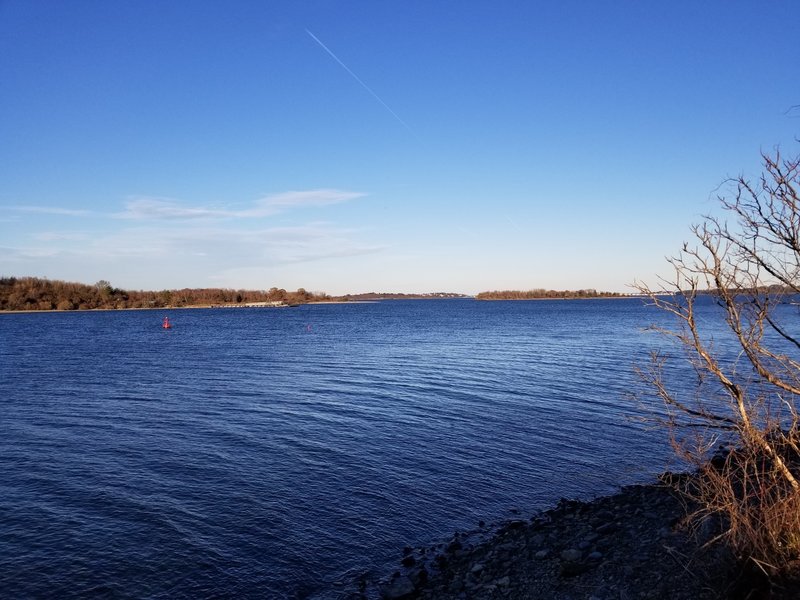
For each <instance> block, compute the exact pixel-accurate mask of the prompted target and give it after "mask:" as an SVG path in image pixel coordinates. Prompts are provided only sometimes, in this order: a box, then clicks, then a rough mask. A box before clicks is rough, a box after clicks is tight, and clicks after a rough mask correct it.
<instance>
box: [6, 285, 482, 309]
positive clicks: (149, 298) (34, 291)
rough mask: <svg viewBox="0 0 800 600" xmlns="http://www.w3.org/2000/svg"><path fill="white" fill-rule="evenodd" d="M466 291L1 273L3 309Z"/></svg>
mask: <svg viewBox="0 0 800 600" xmlns="http://www.w3.org/2000/svg"><path fill="white" fill-rule="evenodd" d="M466 297H468V296H466V295H464V294H454V293H448V292H432V293H426V294H400V293H381V292H368V293H363V294H346V295H344V296H330V295H328V294H326V293H324V292H309V291H307V290H305V289H303V288H299V289H298V290H296V291H293V292H290V291H286V290H285V289H283V288H277V287H273V288H270V289H269V290H244V289H239V290H234V289H226V288H183V289H179V290H161V291H141V290H139V291H135V290H124V289H120V288H116V287H114V286H112V285H111V284H110V283H109V282H108V281H105V280H101V281H98V282H97V283H95V284H94V285H88V284H85V283H75V282H69V281H60V280H55V279H46V278H40V277H0V311H34V310H97V309H126V308H183V307H190V306H191V307H207V306H245V305H249V304H259V303H274V304H275V305H289V306H295V305H299V304H308V303H309V302H358V301H371V300H386V299H412V298H413V299H416V298H466Z"/></svg>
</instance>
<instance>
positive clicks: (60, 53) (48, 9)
mask: <svg viewBox="0 0 800 600" xmlns="http://www.w3.org/2000/svg"><path fill="white" fill-rule="evenodd" d="M798 24H800V6H798V5H797V4H796V3H795V2H792V1H788V0H784V1H780V0H778V1H775V2H769V3H765V2H741V1H724V2H723V1H709V2H695V1H691V2H690V1H674V2H658V3H657V2H643V1H639V0H637V1H633V0H630V1H625V0H620V1H616V2H611V1H594V0H592V1H590V0H586V1H582V2H578V1H570V0H566V1H563V2H538V1H533V0H529V1H524V2H511V1H509V2H472V1H461V2H458V3H431V2H427V1H414V0H406V1H404V2H374V1H367V0H364V1H361V2H345V1H332V0H331V1H321V0H320V1H307V2H304V1H300V0H298V1H291V2H289V1H287V2H278V1H273V2H243V1H242V2H226V3H223V2H200V1H191V2H190V1H186V2H181V1H174V2H155V1H152V2H151V1H146V0H139V1H137V2H115V1H110V2H100V1H94V2H82V1H71V2H36V1H30V0H24V1H23V0H21V1H17V0H0V275H6V276H8V275H17V276H18V275H34V276H45V277H49V278H52V279H66V280H71V281H82V282H86V283H93V282H95V281H97V280H99V279H107V280H109V281H111V282H112V284H114V285H115V286H118V287H125V288H133V289H162V288H177V287H209V286H213V287H217V286H221V287H235V288H253V289H265V288H269V287H272V286H278V287H284V288H286V289H296V288H297V287H305V288H307V289H311V290H321V291H327V292H329V293H344V292H360V291H369V290H382V291H399V292H415V291H418V292H424V291H439V290H446V291H459V292H467V293H472V292H477V291H481V290H487V289H509V288H513V289H530V288H538V287H545V288H558V289H562V288H569V289H577V288H586V287H593V288H597V289H603V290H613V291H630V289H629V288H628V287H627V285H628V284H629V283H631V282H632V281H633V280H634V279H635V278H638V279H644V280H650V279H652V278H653V277H654V276H655V274H657V273H663V272H665V270H666V269H665V262H664V257H665V256H666V255H671V254H674V253H675V252H676V251H677V250H678V249H679V248H680V246H681V243H682V242H683V241H684V240H687V239H689V235H690V234H689V226H690V225H691V223H693V222H696V221H697V220H698V219H699V217H700V215H702V214H706V213H710V212H715V211H716V210H717V208H716V201H715V196H716V194H717V188H718V186H719V184H720V183H721V182H722V181H723V179H724V178H725V177H727V176H731V175H738V174H739V173H746V174H755V173H757V172H758V168H759V152H760V151H762V150H763V151H769V150H771V149H773V148H774V147H775V146H780V147H781V148H782V149H783V150H784V151H785V152H788V153H791V154H795V153H797V151H798V144H797V142H796V141H795V138H796V137H797V136H798V135H800V109H794V110H792V106H795V105H798V104H800V84H798V82H800V77H798V75H800V73H798V71H799V70H800V67H798V65H800V44H798V43H797V27H798Z"/></svg>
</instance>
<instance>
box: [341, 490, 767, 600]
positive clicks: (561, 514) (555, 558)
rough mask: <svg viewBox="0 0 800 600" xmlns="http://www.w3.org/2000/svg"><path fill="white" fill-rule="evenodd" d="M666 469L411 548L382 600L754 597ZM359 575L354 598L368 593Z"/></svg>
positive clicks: (381, 590)
mask: <svg viewBox="0 0 800 600" xmlns="http://www.w3.org/2000/svg"><path fill="white" fill-rule="evenodd" d="M669 477H675V476H662V478H661V479H660V481H659V482H657V483H654V484H652V485H635V486H628V487H624V488H622V489H621V490H620V491H619V492H618V493H616V494H614V495H612V496H607V497H603V498H598V499H596V500H593V501H591V502H580V501H574V500H566V499H562V500H561V502H559V504H558V505H557V506H556V507H555V508H553V509H551V510H548V511H545V512H542V513H539V514H536V515H534V516H533V517H531V518H530V519H519V520H512V521H507V522H504V523H502V524H499V525H498V526H496V527H493V528H490V527H486V526H485V524H484V523H480V524H478V525H479V527H478V529H476V530H475V531H472V532H469V533H456V534H455V535H454V536H453V537H452V538H451V539H450V540H448V541H447V542H445V543H441V544H437V545H434V546H429V547H422V548H410V547H407V548H405V549H404V551H403V555H402V557H399V560H400V568H399V569H398V570H397V571H396V572H395V573H394V574H393V575H392V576H391V577H389V578H387V579H385V580H383V581H382V582H380V583H379V584H378V590H379V593H380V596H381V597H383V598H385V599H386V600H406V599H417V598H418V599H439V598H442V599H457V600H467V599H472V598H476V599H477V598H480V599H482V598H486V599H490V598H498V599H511V600H521V599H530V598H558V599H563V600H578V599H582V600H611V599H620V600H633V599H638V598H671V599H686V600H689V599H691V600H704V599H711V598H738V597H741V598H745V597H749V598H758V597H777V596H768V595H766V596H765V595H764V594H763V593H758V594H756V595H753V594H752V592H753V587H752V585H751V584H752V582H749V581H748V582H743V581H742V578H741V577H739V576H738V575H737V570H736V565H735V561H734V560H733V558H732V557H731V556H730V554H729V553H728V552H727V551H726V550H725V549H724V548H723V547H721V546H720V545H719V544H717V545H713V544H712V545H708V544H706V542H708V541H709V540H711V539H712V538H713V537H714V536H715V535H716V533H717V532H718V528H717V527H716V526H715V524H714V523H713V522H711V520H707V521H706V522H704V523H703V524H702V525H701V526H699V527H694V528H693V529H690V528H688V527H686V526H685V525H684V516H685V514H686V507H685V505H684V504H683V503H682V501H681V499H680V498H679V497H678V495H676V494H675V492H674V491H673V488H672V487H671V486H670V485H667V483H665V478H669ZM369 587H371V586H368V585H367V582H362V586H361V591H360V592H359V593H358V594H357V595H354V597H356V598H368V597H371V596H373V595H374V589H373V593H370V591H369V589H368V588H369Z"/></svg>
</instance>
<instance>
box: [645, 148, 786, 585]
mask: <svg viewBox="0 0 800 600" xmlns="http://www.w3.org/2000/svg"><path fill="white" fill-rule="evenodd" d="M762 158H763V172H762V174H761V175H760V177H759V178H758V179H757V180H756V181H751V180H749V179H747V178H745V177H744V176H740V177H738V178H735V179H732V180H730V181H729V182H728V183H729V184H730V187H729V192H730V193H729V194H728V195H727V196H724V197H720V202H721V205H722V208H723V214H724V215H726V216H727V217H729V218H730V220H729V221H727V220H725V219H723V218H721V217H714V216H707V217H705V218H704V219H703V221H702V222H701V223H700V224H699V225H696V226H695V227H693V229H692V232H693V234H694V237H695V240H694V244H685V245H684V247H683V249H682V251H681V252H680V254H679V255H678V256H677V257H675V258H673V259H671V260H670V263H671V265H672V267H673V268H674V279H672V280H669V281H667V280H664V281H662V284H661V285H660V286H659V287H657V288H651V287H648V286H647V285H644V284H637V285H636V287H637V288H638V289H639V291H640V292H642V293H644V294H646V295H647V296H648V297H649V298H650V302H651V303H652V304H653V305H655V306H657V307H660V308H662V309H664V310H666V311H668V312H669V313H671V314H672V315H673V316H674V317H676V319H677V324H678V325H677V326H676V327H674V328H672V329H663V328H662V329H660V331H661V332H662V333H665V334H667V335H669V336H672V337H673V338H674V339H675V340H677V341H678V343H679V345H680V346H682V347H683V349H684V350H685V351H686V356H687V357H688V360H689V361H690V362H691V364H692V366H693V367H694V369H695V372H696V373H697V394H696V396H695V397H693V398H688V399H687V398H684V397H681V396H679V395H678V394H676V393H675V392H674V391H673V389H672V388H671V387H670V382H669V380H668V377H667V376H666V375H665V370H664V365H665V362H666V360H667V357H665V356H663V355H654V356H653V359H652V361H651V363H650V364H649V365H648V366H646V367H643V368H641V369H640V371H639V372H640V375H641V376H642V378H643V379H644V380H645V381H646V382H647V383H649V389H650V390H651V393H652V394H653V395H654V396H656V397H658V398H660V400H662V401H663V403H664V405H665V406H666V411H665V412H664V413H663V414H661V415H660V416H659V417H658V420H659V421H660V422H661V423H662V424H663V425H665V426H666V427H668V429H669V431H670V434H671V436H672V440H673V444H674V447H675V449H676V450H677V452H678V454H679V456H680V457H681V458H683V459H685V460H687V461H688V462H689V463H690V464H692V465H694V466H695V467H696V468H697V470H698V473H699V475H700V476H699V477H698V478H694V479H693V480H692V484H691V485H690V486H684V487H683V489H682V491H683V492H684V493H685V494H687V495H689V496H690V497H691V498H692V500H694V501H696V502H697V504H698V505H699V507H700V508H699V510H698V511H697V512H696V513H695V514H694V515H692V516H694V517H700V518H702V517H707V516H710V515H711V516H714V517H715V518H718V520H719V522H720V523H721V530H720V533H719V535H718V536H717V538H716V539H718V540H720V541H724V542H726V543H727V544H729V545H730V547H731V548H732V550H733V551H734V552H735V553H736V555H737V557H738V558H739V559H740V560H741V561H742V562H743V564H746V565H750V566H751V567H755V568H757V569H758V570H759V571H761V572H762V573H764V574H765V575H767V576H768V577H769V578H770V580H772V581H773V582H775V581H779V580H780V579H781V578H785V577H791V576H797V575H798V564H800V412H798V407H797V400H798V397H799V396H800V328H798V327H797V310H796V309H795V308H792V309H791V310H790V309H787V306H785V305H786V304H789V305H792V307H793V306H794V305H796V304H797V295H798V294H800V198H798V190H799V189H800V186H799V185H798V183H799V182H800V158H798V157H795V158H790V159H784V158H783V157H782V156H781V155H780V153H779V152H776V153H775V154H774V155H767V154H764V155H762ZM699 294H709V295H711V297H712V298H713V299H714V301H715V303H716V305H717V306H718V307H719V308H720V309H721V315H722V316H723V317H724V319H725V323H726V325H727V329H728V331H729V332H730V333H731V334H732V337H733V338H734V339H735V340H736V342H735V343H736V345H737V350H738V354H737V356H736V357H735V358H731V357H729V356H728V357H724V356H721V354H720V353H719V352H718V351H717V348H716V347H715V345H714V340H713V339H711V338H710V336H709V335H708V332H707V331H706V330H705V329H704V324H703V322H702V320H701V319H698V316H697V314H696V311H695V306H696V301H697V298H698V295H699ZM720 442H725V443H727V444H729V447H730V448H733V450H729V451H727V452H724V453H722V454H719V453H718V454H717V456H716V457H715V458H714V460H712V457H713V455H714V452H715V450H718V448H719V444H720Z"/></svg>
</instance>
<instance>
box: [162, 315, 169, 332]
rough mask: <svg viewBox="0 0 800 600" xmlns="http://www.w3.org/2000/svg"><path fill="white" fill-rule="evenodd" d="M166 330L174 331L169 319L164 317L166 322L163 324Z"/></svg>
mask: <svg viewBox="0 0 800 600" xmlns="http://www.w3.org/2000/svg"><path fill="white" fill-rule="evenodd" d="M161 327H163V328H164V329H172V323H170V322H169V317H164V322H163V323H162V324H161Z"/></svg>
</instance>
